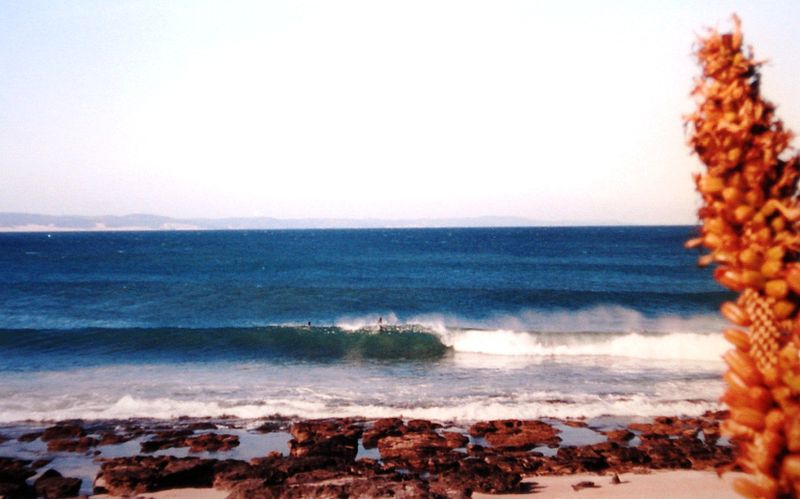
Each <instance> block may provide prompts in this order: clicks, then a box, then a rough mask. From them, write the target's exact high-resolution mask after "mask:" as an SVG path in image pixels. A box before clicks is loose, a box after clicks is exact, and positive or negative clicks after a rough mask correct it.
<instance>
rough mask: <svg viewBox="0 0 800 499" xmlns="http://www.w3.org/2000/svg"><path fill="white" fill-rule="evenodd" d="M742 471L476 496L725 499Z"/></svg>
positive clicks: (561, 483)
mask: <svg viewBox="0 0 800 499" xmlns="http://www.w3.org/2000/svg"><path fill="white" fill-rule="evenodd" d="M742 475H743V474H742V473H738V472H730V473H726V474H724V475H723V476H721V477H720V476H718V475H717V474H716V473H715V472H713V471H691V470H679V471H654V472H652V473H647V474H636V473H625V474H621V475H619V478H620V480H621V483H619V484H617V485H614V484H612V483H611V477H612V475H594V474H589V473H579V474H575V475H566V476H535V477H528V478H526V479H525V480H524V482H525V483H528V484H531V485H530V486H531V491H530V492H526V493H521V494H482V493H475V494H474V495H473V497H474V498H476V499H481V498H484V499H490V498H497V497H507V498H517V497H518V498H524V497H533V498H541V499H546V498H561V497H565V498H567V497H576V498H586V499H591V498H597V499H599V498H612V497H613V498H619V499H634V498H636V499H639V498H651V499H658V498H665V499H666V498H669V499H683V498H685V499H727V498H736V497H739V496H738V495H737V494H736V493H735V492H734V491H733V488H732V487H731V483H732V481H733V480H734V479H735V478H736V477H738V476H742ZM580 482H593V483H594V484H595V485H597V487H595V488H582V489H580V490H574V489H573V485H575V484H577V483H580ZM227 496H228V492H227V491H224V490H217V489H197V488H187V489H172V490H162V491H159V492H148V493H144V494H139V495H138V496H137V497H143V498H153V499H224V498H225V497H227ZM91 497H92V499H111V498H114V497H120V496H110V495H106V494H100V495H93V496H91Z"/></svg>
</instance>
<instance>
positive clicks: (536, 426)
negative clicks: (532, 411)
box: [469, 419, 561, 450]
mask: <svg viewBox="0 0 800 499" xmlns="http://www.w3.org/2000/svg"><path fill="white" fill-rule="evenodd" d="M469 433H470V435H472V436H473V437H483V438H485V439H486V441H487V442H489V444H491V445H492V446H493V447H498V448H503V449H518V450H530V449H533V448H534V447H539V446H542V445H549V446H556V445H558V443H559V442H560V441H561V438H560V437H559V436H558V433H559V430H557V429H555V428H553V427H552V426H550V425H549V424H547V423H545V422H542V421H536V420H519V419H504V420H495V421H483V422H478V423H475V424H474V425H472V426H471V427H470V429H469Z"/></svg>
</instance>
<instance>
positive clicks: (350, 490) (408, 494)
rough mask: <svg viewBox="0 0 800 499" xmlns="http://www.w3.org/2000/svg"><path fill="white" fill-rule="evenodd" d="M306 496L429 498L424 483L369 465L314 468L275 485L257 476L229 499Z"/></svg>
mask: <svg viewBox="0 0 800 499" xmlns="http://www.w3.org/2000/svg"><path fill="white" fill-rule="evenodd" d="M273 497H281V498H306V497H331V498H334V497H335V498H339V497H362V498H368V497H398V498H416V497H430V493H429V491H428V484H427V482H425V481H423V480H420V479H419V478H418V477H412V476H406V477H404V476H401V475H399V474H397V473H383V474H381V473H378V472H377V471H375V470H374V469H371V468H346V469H341V470H325V469H317V470H312V471H307V472H303V473H298V474H296V475H294V476H292V477H290V478H288V479H287V480H286V481H285V482H284V483H282V484H279V485H269V484H264V483H263V482H262V481H261V480H258V479H248V480H244V481H242V482H239V483H237V484H236V485H235V486H234V488H233V489H232V490H231V493H230V495H228V498H229V499H238V498H247V499H253V498H273Z"/></svg>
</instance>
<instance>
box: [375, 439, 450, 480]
mask: <svg viewBox="0 0 800 499" xmlns="http://www.w3.org/2000/svg"><path fill="white" fill-rule="evenodd" d="M451 445H452V443H450V442H448V440H447V439H445V438H444V437H442V436H440V435H438V434H436V433H433V432H431V433H406V434H405V435H403V436H400V437H385V438H382V439H381V440H380V441H379V442H378V450H379V451H380V453H381V459H382V460H383V461H384V462H385V463H386V464H388V465H389V466H394V467H398V468H407V469H411V470H415V471H430V472H438V471H441V470H443V469H448V468H452V467H454V466H455V465H456V462H457V461H458V460H459V459H460V458H461V457H463V454H460V453H458V452H452V451H451V449H452V447H451Z"/></svg>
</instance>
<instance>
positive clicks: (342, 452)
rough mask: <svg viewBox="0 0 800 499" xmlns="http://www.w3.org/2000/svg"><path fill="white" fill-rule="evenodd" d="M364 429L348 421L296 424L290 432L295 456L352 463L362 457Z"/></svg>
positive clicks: (302, 422)
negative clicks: (359, 448)
mask: <svg viewBox="0 0 800 499" xmlns="http://www.w3.org/2000/svg"><path fill="white" fill-rule="evenodd" d="M362 431H363V430H362V428H361V426H359V425H358V424H355V423H353V422H351V421H350V420H346V419H333V420H313V421H301V422H297V423H294V424H293V425H292V427H291V429H290V430H289V433H291V435H292V436H293V437H294V438H293V439H292V440H290V441H289V446H290V449H291V450H290V454H291V455H292V456H293V457H302V456H311V455H314V456H326V457H332V458H334V459H338V460H342V461H344V462H352V461H354V460H355V458H356V454H358V439H359V437H361V434H362Z"/></svg>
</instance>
